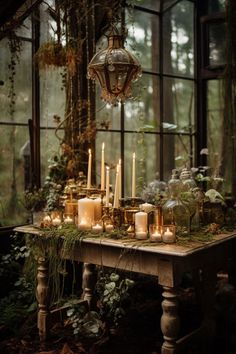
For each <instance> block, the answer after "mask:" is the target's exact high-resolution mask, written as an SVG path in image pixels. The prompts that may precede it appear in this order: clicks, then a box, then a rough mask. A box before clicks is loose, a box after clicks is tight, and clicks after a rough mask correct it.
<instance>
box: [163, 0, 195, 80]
mask: <svg viewBox="0 0 236 354" xmlns="http://www.w3.org/2000/svg"><path fill="white" fill-rule="evenodd" d="M193 29H194V4H193V3H191V2H189V1H180V2H178V3H177V5H175V6H173V7H172V8H171V9H170V10H169V11H166V12H165V14H164V16H163V33H164V40H163V48H162V50H163V64H164V72H165V73H168V74H180V75H186V76H190V77H191V76H193V75H194V31H193Z"/></svg>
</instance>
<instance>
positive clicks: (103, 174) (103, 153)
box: [101, 143, 105, 191]
mask: <svg viewBox="0 0 236 354" xmlns="http://www.w3.org/2000/svg"><path fill="white" fill-rule="evenodd" d="M104 189H105V144H104V143H102V158H101V190H102V191H103V190H104Z"/></svg>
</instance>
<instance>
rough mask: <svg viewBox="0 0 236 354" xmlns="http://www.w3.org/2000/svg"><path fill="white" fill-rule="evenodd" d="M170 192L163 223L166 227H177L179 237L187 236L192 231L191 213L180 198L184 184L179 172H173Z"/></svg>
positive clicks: (165, 204)
mask: <svg viewBox="0 0 236 354" xmlns="http://www.w3.org/2000/svg"><path fill="white" fill-rule="evenodd" d="M168 190H169V198H168V199H167V201H166V202H165V203H164V205H163V207H162V212H163V223H164V225H175V226H176V234H177V235H187V234H188V233H189V231H190V212H189V209H188V207H187V206H186V205H185V204H184V203H183V202H182V200H181V198H180V193H181V191H182V182H181V180H180V179H179V173H178V171H177V170H173V171H172V176H171V179H170V180H169V182H168Z"/></svg>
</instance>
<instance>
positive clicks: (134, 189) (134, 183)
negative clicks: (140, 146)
mask: <svg viewBox="0 0 236 354" xmlns="http://www.w3.org/2000/svg"><path fill="white" fill-rule="evenodd" d="M135 180H136V167H135V152H134V153H133V164H132V189H131V197H132V198H135V194H136V181H135Z"/></svg>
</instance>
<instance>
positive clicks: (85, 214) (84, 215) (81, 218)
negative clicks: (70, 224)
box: [78, 198, 94, 230]
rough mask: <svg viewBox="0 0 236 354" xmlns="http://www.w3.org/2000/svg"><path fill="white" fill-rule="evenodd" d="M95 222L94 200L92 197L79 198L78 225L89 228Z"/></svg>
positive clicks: (84, 228)
mask: <svg viewBox="0 0 236 354" xmlns="http://www.w3.org/2000/svg"><path fill="white" fill-rule="evenodd" d="M92 224H94V201H93V200H92V199H90V198H82V199H79V200H78V227H79V228H80V229H83V230H86V229H87V230H89V229H91V227H92Z"/></svg>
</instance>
